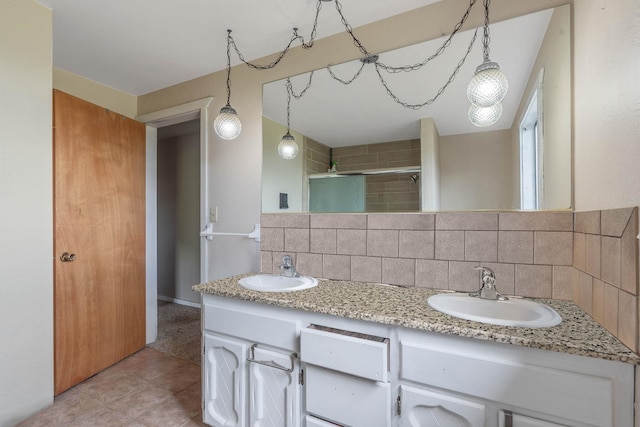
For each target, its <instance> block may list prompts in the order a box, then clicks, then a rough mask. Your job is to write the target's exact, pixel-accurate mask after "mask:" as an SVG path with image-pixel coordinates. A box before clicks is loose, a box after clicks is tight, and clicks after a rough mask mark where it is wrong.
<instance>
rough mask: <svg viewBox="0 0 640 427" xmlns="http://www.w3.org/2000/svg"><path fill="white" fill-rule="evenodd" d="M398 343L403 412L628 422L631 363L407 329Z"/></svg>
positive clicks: (488, 421) (542, 421)
mask: <svg viewBox="0 0 640 427" xmlns="http://www.w3.org/2000/svg"><path fill="white" fill-rule="evenodd" d="M398 345H399V349H400V373H399V381H400V384H401V386H400V388H401V390H402V389H403V388H404V387H406V388H407V389H409V388H408V385H411V389H410V390H412V391H413V393H412V395H411V401H410V402H408V404H407V403H405V402H401V405H402V408H403V410H402V413H406V411H411V410H412V408H414V409H413V410H414V411H416V413H417V411H418V409H415V408H419V413H420V414H422V416H426V415H425V413H426V412H428V411H430V412H431V413H432V414H433V416H434V417H435V416H443V417H444V416H451V417H453V418H454V419H456V420H457V421H455V422H453V421H452V422H451V424H446V425H452V426H457V425H461V426H463V425H464V426H466V425H471V426H482V425H486V426H497V425H504V426H512V427H516V426H518V425H521V426H523V427H524V426H536V427H538V426H539V427H551V426H571V427H587V426H589V427H596V426H598V427H623V426H631V425H633V387H634V366H633V365H629V364H624V363H619V362H611V361H606V360H600V359H593V358H586V357H580V356H573V355H566V354H562V353H556V352H549V351H543V350H537V349H528V348H522V347H517V346H513V345H509V344H500V343H494V342H487V341H480V340H474V339H469V338H461V337H455V336H448V335H443V334H434V333H428V332H419V331H414V330H408V329H401V330H400V331H399V334H398ZM413 388H417V389H418V390H422V391H423V393H424V394H425V397H424V398H423V399H420V397H419V396H416V395H417V394H418V393H419V392H417V391H414V390H413ZM404 394H406V393H404ZM402 395H403V393H401V399H402V398H403V396H402ZM416 402H418V403H416ZM407 407H408V408H407ZM405 408H407V409H406V410H405ZM482 411H484V413H485V417H484V424H482V423H478V421H477V419H478V418H477V417H478V416H480V413H481V412H482ZM408 417H409V418H411V415H408ZM414 419H415V417H414ZM472 419H474V420H476V421H471V420H472ZM465 422H468V423H467V424H465ZM403 425H409V426H414V425H423V424H411V423H408V424H403ZM427 425H428V424H427Z"/></svg>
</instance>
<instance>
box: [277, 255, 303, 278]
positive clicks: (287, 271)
mask: <svg viewBox="0 0 640 427" xmlns="http://www.w3.org/2000/svg"><path fill="white" fill-rule="evenodd" d="M278 268H279V269H280V275H281V276H284V277H300V273H298V272H297V271H296V267H295V266H294V265H293V259H292V258H291V255H285V256H283V257H282V264H281V265H280V266H279V267H278Z"/></svg>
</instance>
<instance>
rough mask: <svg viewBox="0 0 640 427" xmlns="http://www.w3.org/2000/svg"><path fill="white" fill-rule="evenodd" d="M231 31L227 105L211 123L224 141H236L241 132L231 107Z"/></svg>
mask: <svg viewBox="0 0 640 427" xmlns="http://www.w3.org/2000/svg"><path fill="white" fill-rule="evenodd" d="M230 49H231V30H227V105H225V106H224V107H222V108H221V109H220V114H219V115H218V117H216V119H215V120H214V122H213V129H214V130H215V132H216V134H217V135H218V136H219V137H220V138H222V139H226V140H232V139H236V138H237V137H238V135H240V131H242V123H240V119H239V118H238V113H237V112H236V110H235V109H234V108H233V107H232V106H231V104H230V100H231V50H230Z"/></svg>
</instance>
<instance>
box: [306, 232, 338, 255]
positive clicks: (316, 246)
mask: <svg viewBox="0 0 640 427" xmlns="http://www.w3.org/2000/svg"><path fill="white" fill-rule="evenodd" d="M309 251H310V252H313V253H316V254H335V253H336V251H337V233H336V230H335V229H317V228H312V229H311V230H310V241H309Z"/></svg>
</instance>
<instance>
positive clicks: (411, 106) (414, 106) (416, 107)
mask: <svg viewBox="0 0 640 427" xmlns="http://www.w3.org/2000/svg"><path fill="white" fill-rule="evenodd" d="M477 35H478V30H477V29H476V31H475V32H474V33H473V37H472V38H471V42H470V43H469V47H468V48H467V52H466V53H465V55H464V56H463V57H462V59H461V60H460V61H459V62H458V64H457V65H456V67H455V68H454V69H453V72H452V73H451V75H450V76H449V79H448V80H447V82H446V83H445V84H444V85H443V86H442V87H440V89H438V92H437V93H436V94H435V96H433V98H429V99H427V100H426V101H425V102H423V103H421V104H409V103H407V102H404V101H402V100H401V99H400V98H399V97H398V96H397V95H396V94H394V93H393V91H392V90H391V88H389V85H388V84H387V81H386V80H385V79H384V77H383V76H382V73H381V72H380V69H381V68H382V67H380V66H379V64H378V63H377V62H376V63H375V65H376V72H377V73H378V79H379V80H380V83H381V84H382V86H384V88H385V90H386V91H387V94H388V95H389V96H390V97H391V99H393V100H394V101H395V102H396V103H398V104H400V105H402V106H403V107H405V108H409V109H411V110H419V109H420V108H422V107H424V106H426V105H431V104H433V103H434V102H435V100H436V99H438V98H439V97H440V95H442V94H443V93H444V91H445V90H446V89H447V87H448V86H449V85H450V84H451V82H453V81H454V80H455V78H456V76H457V75H458V71H460V68H462V65H464V63H465V61H466V60H467V57H468V56H469V54H470V53H471V51H472V50H473V45H474V43H475V41H476V36H477Z"/></svg>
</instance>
